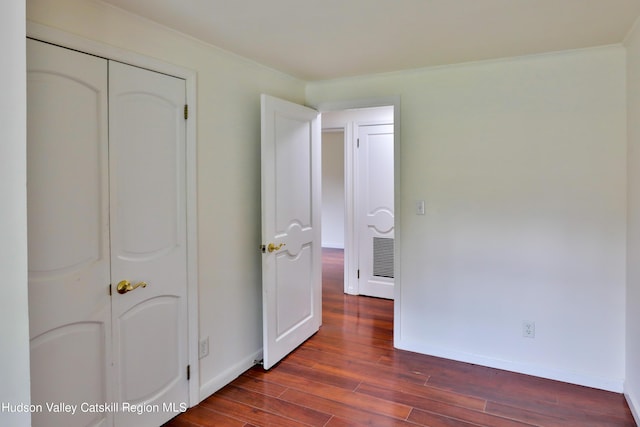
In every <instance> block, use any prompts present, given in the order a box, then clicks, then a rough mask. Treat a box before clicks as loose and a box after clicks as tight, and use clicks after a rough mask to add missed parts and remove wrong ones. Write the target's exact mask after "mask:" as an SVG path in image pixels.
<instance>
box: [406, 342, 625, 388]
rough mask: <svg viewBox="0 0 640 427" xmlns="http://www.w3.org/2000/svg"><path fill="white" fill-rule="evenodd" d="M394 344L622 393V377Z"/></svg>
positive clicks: (420, 345) (423, 346) (422, 352)
mask: <svg viewBox="0 0 640 427" xmlns="http://www.w3.org/2000/svg"><path fill="white" fill-rule="evenodd" d="M395 346H396V347H397V348H399V349H401V350H407V351H413V352H415V353H421V354H427V355H429V356H435V357H442V358H444V359H451V360H456V361H459V362H465V363H472V364H475V365H481V366H486V367H489V368H496V369H502V370H505V371H510V372H517V373H520V374H525V375H532V376H535V377H540V378H546V379H550V380H555V381H562V382H566V383H570V384H576V385H581V386H585V387H592V388H597V389H600V390H607V391H612V392H615V393H622V392H623V389H624V380H623V379H619V380H618V379H607V378H600V377H594V376H590V375H583V374H580V373H576V372H570V371H563V370H557V369H550V368H547V367H543V366H539V365H534V364H529V363H520V362H513V361H508V360H502V359H495V358H491V357H487V356H482V355H477V354H471V353H465V352H460V351H455V350H449V349H443V348H438V347H434V346H428V345H424V344H423V343H415V342H408V341H407V340H399V341H398V342H396V343H395Z"/></svg>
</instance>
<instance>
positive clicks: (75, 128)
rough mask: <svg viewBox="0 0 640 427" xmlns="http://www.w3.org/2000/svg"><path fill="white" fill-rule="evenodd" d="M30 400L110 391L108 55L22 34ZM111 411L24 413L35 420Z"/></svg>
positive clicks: (77, 420)
mask: <svg viewBox="0 0 640 427" xmlns="http://www.w3.org/2000/svg"><path fill="white" fill-rule="evenodd" d="M27 55H28V56H27V58H28V61H27V62H28V67H27V81H28V85H27V105H28V113H27V114H28V116H27V127H28V141H27V180H28V184H27V194H28V196H27V197H28V225H29V237H28V239H29V240H28V247H29V328H30V338H31V391H32V395H31V397H32V403H33V404H41V405H43V407H44V408H46V403H47V402H65V403H68V404H72V405H73V404H76V405H79V404H81V403H83V402H96V403H98V402H99V403H104V402H109V401H111V400H112V395H111V392H110V390H111V382H110V376H109V375H108V372H107V371H108V367H109V365H110V363H111V359H110V357H109V355H110V354H111V341H110V339H111V305H110V298H109V293H108V286H109V282H110V277H109V234H108V233H109V223H108V219H109V211H108V209H109V208H108V190H107V184H108V182H107V181H108V179H107V177H108V173H107V137H108V136H107V62H106V61H105V60H104V59H100V58H96V57H93V56H88V55H84V54H80V53H78V52H74V51H71V50H67V49H62V48H59V47H55V46H51V45H48V44H45V43H41V42H37V41H34V40H27ZM111 420H112V415H111V414H110V413H76V414H75V415H73V414H71V413H64V412H63V413H58V414H56V413H51V412H49V411H47V410H45V411H43V412H35V413H33V414H32V422H33V425H34V426H35V427H38V426H43V427H56V426H64V427H74V426H89V425H90V426H105V425H110V424H111Z"/></svg>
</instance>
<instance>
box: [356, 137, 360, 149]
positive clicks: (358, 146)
mask: <svg viewBox="0 0 640 427" xmlns="http://www.w3.org/2000/svg"><path fill="white" fill-rule="evenodd" d="M356 148H360V138H358V145H357V147H356Z"/></svg>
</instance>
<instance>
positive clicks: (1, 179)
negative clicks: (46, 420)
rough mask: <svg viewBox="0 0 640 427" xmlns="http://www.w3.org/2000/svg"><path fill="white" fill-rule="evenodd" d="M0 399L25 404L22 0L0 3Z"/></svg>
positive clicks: (24, 421) (17, 421)
mask: <svg viewBox="0 0 640 427" xmlns="http://www.w3.org/2000/svg"><path fill="white" fill-rule="evenodd" d="M0 40H1V41H2V42H1V45H2V55H3V64H4V65H3V66H2V67H1V68H0V93H2V96H1V97H0V141H2V142H1V143H0V200H2V208H1V209H0V236H1V237H0V272H2V282H3V283H2V297H0V349H2V350H1V351H0V384H1V385H0V404H1V403H11V404H14V405H15V404H27V405H28V404H29V403H30V402H31V396H30V389H29V317H28V302H27V197H26V196H27V194H26V180H27V170H26V144H27V134H26V123H27V122H26V121H27V116H26V105H27V98H26V79H27V77H26V51H25V49H26V48H25V2H24V0H15V1H10V2H2V3H1V4H0ZM0 425H3V426H15V427H23V426H29V425H31V415H30V414H29V413H28V412H15V411H12V410H7V411H0Z"/></svg>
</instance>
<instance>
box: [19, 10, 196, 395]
mask: <svg viewBox="0 0 640 427" xmlns="http://www.w3.org/2000/svg"><path fill="white" fill-rule="evenodd" d="M27 37H30V38H33V39H37V40H41V41H44V42H48V43H52V44H57V45H59V46H63V47H66V48H69V49H74V50H77V51H80V52H84V53H88V54H92V55H96V56H100V57H103V58H106V59H112V60H116V61H119V62H124V63H126V64H130V65H134V66H136V67H140V68H146V69H149V70H154V71H157V72H160V73H164V74H168V75H171V76H175V77H179V78H182V79H184V80H185V82H186V96H187V104H188V105H189V119H188V120H187V121H186V132H187V138H186V187H187V188H186V204H187V213H186V220H187V292H188V301H187V306H188V363H189V365H190V366H191V380H190V381H189V406H194V405H196V404H197V403H199V402H200V401H201V400H202V399H203V398H204V397H206V396H200V384H199V378H200V374H199V363H198V340H199V334H198V270H197V265H198V264H197V262H198V244H197V236H198V233H197V210H196V208H197V204H196V200H197V193H196V189H197V187H196V178H197V176H196V165H197V161H196V160H197V159H196V117H197V114H196V107H197V104H196V73H195V72H194V71H192V70H188V69H186V68H183V67H178V66H176V65H173V64H168V63H165V62H163V61H159V60H156V59H153V58H149V57H145V56H143V55H139V54H136V53H133V52H129V51H125V50H123V49H119V48H116V47H113V46H109V45H106V44H103V43H99V42H95V41H92V40H88V39H84V38H82V37H79V36H76V35H72V34H69V33H66V32H64V31H60V30H57V29H54V28H51V27H48V26H45V25H41V24H36V23H33V22H27Z"/></svg>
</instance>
